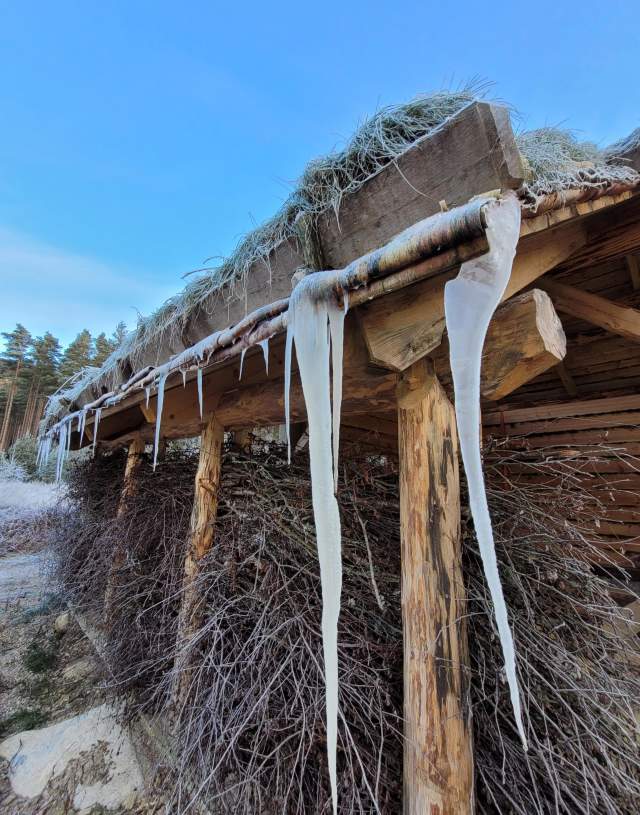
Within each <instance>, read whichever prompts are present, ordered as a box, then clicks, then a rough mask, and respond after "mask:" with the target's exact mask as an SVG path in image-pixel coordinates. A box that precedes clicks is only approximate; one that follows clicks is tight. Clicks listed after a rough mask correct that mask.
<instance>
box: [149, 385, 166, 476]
mask: <svg viewBox="0 0 640 815" xmlns="http://www.w3.org/2000/svg"><path fill="white" fill-rule="evenodd" d="M167 376H168V374H166V373H165V374H162V376H161V377H160V379H159V380H158V404H157V405H156V434H155V439H154V442H153V469H154V470H155V469H156V464H157V463H158V445H159V444H160V426H161V424H162V406H163V404H164V383H165V382H166V381H167Z"/></svg>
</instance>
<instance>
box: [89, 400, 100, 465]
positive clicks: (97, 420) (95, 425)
mask: <svg viewBox="0 0 640 815" xmlns="http://www.w3.org/2000/svg"><path fill="white" fill-rule="evenodd" d="M101 416H102V408H96V412H95V416H94V417H93V448H92V450H91V455H92V456H95V454H96V444H97V443H98V428H99V427H100V417H101Z"/></svg>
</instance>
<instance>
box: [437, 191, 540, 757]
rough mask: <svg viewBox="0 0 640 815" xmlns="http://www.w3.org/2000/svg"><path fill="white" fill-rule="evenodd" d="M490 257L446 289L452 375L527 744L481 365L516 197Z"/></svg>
mask: <svg viewBox="0 0 640 815" xmlns="http://www.w3.org/2000/svg"><path fill="white" fill-rule="evenodd" d="M485 212H486V217H487V238H488V241H489V252H488V253H487V254H486V255H483V256H481V257H479V258H476V259H475V260H470V261H467V262H466V263H463V264H462V266H461V267H460V272H459V274H458V276H457V277H456V279H455V280H451V281H450V282H449V283H447V284H446V286H445V290H444V305H445V317H446V324H447V332H448V335H449V349H450V350H449V353H450V358H451V373H452V376H453V386H454V394H455V408H456V422H457V425H458V434H459V436H460V451H461V453H462V461H463V464H464V470H465V473H466V476H467V483H468V486H469V504H470V507H471V514H472V516H473V523H474V526H475V530H476V536H477V538H478V546H479V548H480V555H481V557H482V563H483V566H484V572H485V575H486V578H487V584H488V586H489V591H490V592H491V599H492V601H493V607H494V611H495V616H496V624H497V626H498V633H499V635H500V642H501V645H502V653H503V655H504V660H505V671H506V675H507V680H508V682H509V691H510V694H511V704H512V705H513V712H514V714H515V719H516V723H517V726H518V731H519V733H520V738H521V739H522V743H523V745H524V747H525V750H526V749H527V739H526V736H525V732H524V724H523V721H522V709H521V704H520V691H519V688H518V680H517V676H516V657H515V648H514V644H513V637H512V634H511V628H510V627H509V620H508V617H507V607H506V603H505V600H504V594H503V591H502V584H501V582H500V575H499V573H498V564H497V560H496V551H495V545H494V541H493V530H492V528H491V518H490V516H489V508H488V506H487V495H486V491H485V486H484V477H483V473H482V461H481V458H480V365H481V359H482V348H483V345H484V340H485V336H486V334H487V329H488V327H489V321H490V320H491V317H492V316H493V312H494V311H495V309H496V306H497V305H498V303H499V302H500V300H501V299H502V295H503V294H504V291H505V289H506V287H507V283H508V282H509V276H510V274H511V267H512V264H513V258H514V256H515V252H516V245H517V243H518V237H519V234H520V206H519V203H518V200H517V198H516V197H515V196H509V197H507V198H504V199H501V200H500V201H498V202H496V203H495V204H493V205H492V206H489V207H487V209H486V210H485Z"/></svg>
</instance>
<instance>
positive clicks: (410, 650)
mask: <svg viewBox="0 0 640 815" xmlns="http://www.w3.org/2000/svg"><path fill="white" fill-rule="evenodd" d="M398 433H399V454H400V534H401V553H402V620H403V631H404V728H405V733H404V736H405V741H404V745H405V746H404V813H405V815H425V813H433V815H448V814H449V813H451V815H453V813H455V815H467V814H468V815H470V813H471V812H472V810H473V751H472V732H471V727H470V721H469V717H470V709H469V700H468V691H467V679H466V661H467V644H466V632H465V626H464V614H465V603H464V597H465V589H464V584H463V580H462V565H461V539H460V483H459V474H458V442H457V436H456V424H455V415H454V410H453V407H452V405H451V403H450V402H449V400H448V399H447V396H446V394H445V392H444V390H443V389H442V387H441V386H440V384H439V382H438V380H437V379H436V377H435V376H434V375H433V373H432V370H431V367H430V365H429V363H428V362H427V361H426V360H421V361H419V362H417V363H415V364H414V365H412V366H411V368H409V369H408V371H406V373H405V374H403V376H402V378H401V380H400V382H399V385H398Z"/></svg>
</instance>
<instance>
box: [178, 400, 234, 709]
mask: <svg viewBox="0 0 640 815" xmlns="http://www.w3.org/2000/svg"><path fill="white" fill-rule="evenodd" d="M223 443H224V428H223V426H222V425H221V424H220V421H219V419H218V416H217V415H215V414H213V415H212V416H211V417H210V418H209V420H208V421H207V423H206V425H205V428H204V430H203V431H202V436H201V439H200V458H199V461H198V470H197V472H196V480H195V493H194V497H193V508H192V511H191V525H190V530H189V541H188V544H187V553H186V556H185V562H184V578H183V583H182V598H181V601H180V611H179V614H178V641H177V648H176V654H177V656H176V666H175V667H176V683H175V685H174V697H173V698H174V702H176V703H177V704H178V705H180V704H181V703H182V702H184V699H185V696H186V694H187V692H188V689H189V683H190V671H189V658H188V646H189V643H190V640H191V639H192V637H193V635H194V634H195V632H197V630H198V629H199V627H200V625H201V623H202V615H203V608H202V604H201V598H202V587H201V586H199V585H198V578H199V576H200V572H201V564H202V559H203V558H204V556H205V555H206V554H207V552H208V551H209V550H210V549H211V546H212V545H213V540H214V534H215V521H216V516H217V513H218V491H219V488H220V475H221V469H222V446H223Z"/></svg>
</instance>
